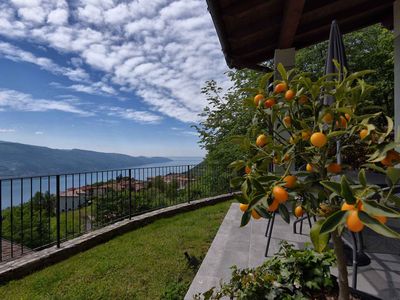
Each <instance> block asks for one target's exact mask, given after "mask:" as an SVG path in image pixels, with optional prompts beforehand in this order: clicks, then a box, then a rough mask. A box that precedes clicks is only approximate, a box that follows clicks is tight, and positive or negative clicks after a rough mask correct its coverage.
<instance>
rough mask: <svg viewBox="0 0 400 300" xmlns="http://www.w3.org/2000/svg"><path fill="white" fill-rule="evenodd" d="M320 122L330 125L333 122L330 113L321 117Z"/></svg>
mask: <svg viewBox="0 0 400 300" xmlns="http://www.w3.org/2000/svg"><path fill="white" fill-rule="evenodd" d="M322 121H324V122H325V123H327V124H330V123H332V121H333V116H332V114H331V113H326V114H325V115H324V116H323V117H322Z"/></svg>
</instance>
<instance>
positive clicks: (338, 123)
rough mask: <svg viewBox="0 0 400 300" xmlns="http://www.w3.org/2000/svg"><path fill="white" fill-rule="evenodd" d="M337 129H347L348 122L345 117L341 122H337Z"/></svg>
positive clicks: (340, 119)
mask: <svg viewBox="0 0 400 300" xmlns="http://www.w3.org/2000/svg"><path fill="white" fill-rule="evenodd" d="M336 127H338V128H346V127H347V120H346V118H345V117H343V116H340V118H339V121H336Z"/></svg>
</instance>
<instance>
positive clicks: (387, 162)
mask: <svg viewBox="0 0 400 300" xmlns="http://www.w3.org/2000/svg"><path fill="white" fill-rule="evenodd" d="M399 162H400V154H399V153H398V152H396V151H395V150H389V151H388V152H387V153H386V157H385V158H384V159H382V160H381V164H382V165H384V166H393V165H395V164H398V163H399Z"/></svg>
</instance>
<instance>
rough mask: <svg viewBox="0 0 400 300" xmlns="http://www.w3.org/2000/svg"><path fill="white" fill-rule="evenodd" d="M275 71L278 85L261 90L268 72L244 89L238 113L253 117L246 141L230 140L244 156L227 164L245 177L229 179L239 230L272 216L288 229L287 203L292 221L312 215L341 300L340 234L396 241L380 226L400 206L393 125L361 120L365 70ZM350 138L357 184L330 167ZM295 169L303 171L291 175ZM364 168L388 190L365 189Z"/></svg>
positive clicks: (344, 293)
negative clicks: (359, 146) (332, 259)
mask: <svg viewBox="0 0 400 300" xmlns="http://www.w3.org/2000/svg"><path fill="white" fill-rule="evenodd" d="M337 69H338V70H340V68H339V66H338V65H337ZM277 70H278V72H279V74H280V80H275V81H274V82H273V83H271V85H270V86H268V83H269V82H270V80H271V78H272V76H273V73H268V74H265V76H263V77H262V79H261V81H260V84H259V86H258V87H257V88H255V89H250V90H247V91H248V92H249V94H252V95H251V97H249V98H247V99H245V101H244V106H245V108H244V109H250V110H252V111H253V112H254V115H253V121H252V125H251V127H250V128H249V130H248V134H247V135H246V136H237V137H234V138H233V142H235V143H238V144H239V145H240V146H241V149H242V150H243V153H244V159H243V160H238V161H235V162H233V163H232V164H231V166H232V168H234V169H235V170H236V171H241V170H243V171H244V172H243V174H244V175H243V176H239V177H235V178H233V179H232V180H231V185H232V186H233V187H235V188H238V187H240V189H241V191H242V194H241V195H238V196H237V199H238V200H239V202H240V203H241V204H240V209H241V210H242V211H243V216H242V220H241V226H245V225H246V224H247V223H248V222H249V221H250V219H251V218H254V219H260V218H261V217H264V218H270V217H271V216H272V213H274V212H279V214H280V215H281V217H282V218H283V219H284V220H285V221H286V222H288V223H289V221H290V215H289V210H288V208H287V207H288V203H292V208H293V209H292V211H293V212H294V213H295V215H296V216H297V217H300V216H302V215H303V213H304V212H305V211H307V213H308V214H310V215H315V216H318V219H319V220H318V222H316V223H315V224H314V225H313V228H312V229H311V233H310V236H311V240H312V242H313V245H314V248H315V250H316V251H319V252H322V251H324V250H326V249H327V247H328V242H329V240H330V239H332V241H333V246H334V253H335V256H336V261H337V267H338V273H339V276H338V284H339V290H340V292H339V299H348V298H349V285H348V277H347V266H346V260H345V257H344V253H343V242H342V239H341V234H342V232H343V230H344V229H345V228H347V230H350V231H352V232H359V231H361V230H363V228H364V227H365V226H367V227H369V228H370V229H372V230H374V231H375V232H377V233H378V234H381V235H384V236H387V237H390V238H400V234H398V233H397V232H395V231H393V230H392V229H391V228H389V227H388V226H386V225H385V223H386V221H387V219H388V218H399V217H400V214H399V213H398V212H397V211H396V210H394V209H392V208H390V207H389V206H393V205H398V204H399V203H400V199H399V198H398V197H397V196H395V195H394V194H393V189H394V186H395V185H396V184H397V183H398V182H399V179H400V169H397V168H395V167H394V166H395V164H397V163H399V162H400V155H399V153H397V152H396V151H395V147H396V144H395V142H393V141H390V139H389V136H390V135H391V134H392V131H393V121H392V119H391V118H389V117H388V116H383V113H381V112H379V111H378V112H376V113H370V114H362V110H361V109H360V106H361V107H362V106H363V100H364V99H365V98H366V97H368V95H369V93H370V92H371V91H372V90H373V86H371V85H368V84H367V83H366V82H365V81H364V80H363V79H362V78H363V77H364V76H367V75H368V74H370V73H372V71H368V70H366V71H362V72H357V73H353V74H349V73H347V71H344V73H343V74H328V75H325V76H323V77H321V78H318V79H317V80H313V79H312V77H311V76H310V74H305V73H297V72H296V70H290V71H288V72H287V71H286V70H285V69H284V67H283V66H282V65H281V64H280V65H278V67H277ZM269 87H273V91H269ZM324 97H333V99H334V102H333V104H331V105H324V104H323V101H322V99H324ZM375 118H384V119H385V120H386V124H385V125H384V126H383V128H380V127H379V126H377V125H374V119H375ZM380 123H381V122H380ZM355 139H357V141H358V142H360V143H365V144H367V145H368V148H369V149H370V152H369V154H368V157H367V163H366V164H363V168H361V169H360V170H359V172H358V180H354V179H353V178H348V177H347V176H346V175H342V174H343V171H344V168H343V166H342V165H341V164H338V163H337V161H336V154H337V153H336V149H337V147H336V146H337V144H338V143H339V145H340V148H342V149H346V148H348V147H350V146H353V145H354V140H355ZM295 165H297V166H301V165H306V168H305V170H304V171H295ZM366 169H367V170H372V171H374V172H378V173H381V174H384V175H385V176H386V177H387V178H388V182H389V184H390V186H391V188H390V189H389V190H387V189H384V190H382V189H381V188H380V187H379V186H377V185H375V184H371V183H368V181H367V178H366V175H365V174H366V172H365V171H366Z"/></svg>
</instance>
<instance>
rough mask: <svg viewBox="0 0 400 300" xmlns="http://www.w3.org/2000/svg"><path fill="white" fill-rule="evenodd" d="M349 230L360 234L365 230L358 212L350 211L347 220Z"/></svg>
mask: <svg viewBox="0 0 400 300" xmlns="http://www.w3.org/2000/svg"><path fill="white" fill-rule="evenodd" d="M346 224H347V228H348V229H349V230H350V231H352V232H360V231H361V230H363V228H364V224H363V223H362V222H361V220H360V218H359V217H358V210H351V211H349V216H348V217H347V220H346Z"/></svg>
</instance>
